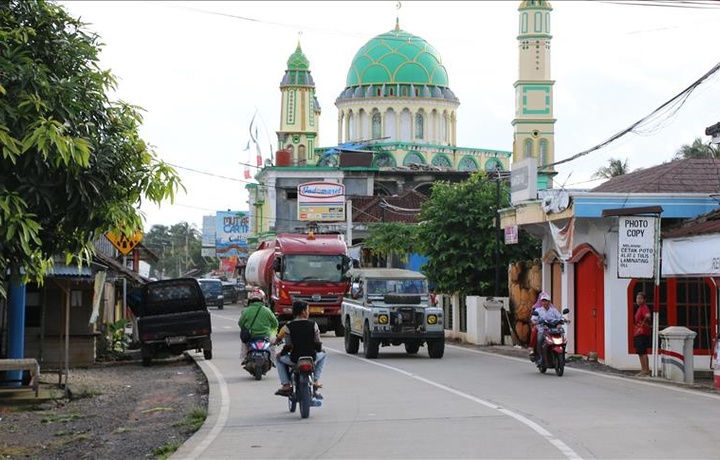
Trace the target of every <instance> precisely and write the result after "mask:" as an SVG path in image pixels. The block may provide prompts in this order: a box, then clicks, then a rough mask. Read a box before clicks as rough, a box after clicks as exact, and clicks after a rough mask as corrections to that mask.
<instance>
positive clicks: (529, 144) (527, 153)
mask: <svg viewBox="0 0 720 460" xmlns="http://www.w3.org/2000/svg"><path fill="white" fill-rule="evenodd" d="M524 145H525V148H524V149H523V158H530V157H531V156H533V141H532V139H525V144H524Z"/></svg>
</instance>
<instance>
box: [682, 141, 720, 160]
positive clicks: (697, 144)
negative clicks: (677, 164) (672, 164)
mask: <svg viewBox="0 0 720 460" xmlns="http://www.w3.org/2000/svg"><path fill="white" fill-rule="evenodd" d="M688 158H720V147H719V146H717V145H713V144H703V141H702V139H700V138H699V137H697V138H695V140H694V141H693V143H692V144H690V145H688V144H685V145H683V146H682V147H680V150H678V151H677V152H675V156H674V157H673V160H686V159H688Z"/></svg>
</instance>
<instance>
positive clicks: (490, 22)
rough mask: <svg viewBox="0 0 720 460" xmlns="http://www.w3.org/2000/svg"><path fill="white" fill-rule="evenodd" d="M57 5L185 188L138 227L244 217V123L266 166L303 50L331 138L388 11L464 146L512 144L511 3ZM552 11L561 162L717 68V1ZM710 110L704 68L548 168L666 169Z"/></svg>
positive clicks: (713, 92)
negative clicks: (451, 110) (426, 47)
mask: <svg viewBox="0 0 720 460" xmlns="http://www.w3.org/2000/svg"><path fill="white" fill-rule="evenodd" d="M59 3H60V4H61V5H62V6H64V7H65V8H66V9H67V11H68V12H69V13H70V14H71V15H72V16H74V17H79V18H80V19H81V20H83V22H86V23H87V26H86V29H87V30H89V31H91V32H94V33H96V34H98V35H99V36H100V37H101V39H102V40H101V41H102V43H104V45H103V47H102V52H101V55H100V56H101V61H100V64H101V66H102V68H104V69H108V70H110V71H111V73H112V74H113V75H115V76H116V78H117V80H118V87H117V89H116V90H115V91H114V92H113V93H111V95H110V97H111V99H114V100H123V101H126V102H129V103H131V104H134V105H136V106H140V107H142V108H143V116H144V123H143V126H142V127H141V129H140V134H141V136H142V137H143V139H144V140H145V141H146V142H148V143H149V144H150V145H152V146H153V149H154V151H155V152H156V154H157V155H158V157H159V158H161V159H162V160H163V161H165V162H167V163H170V164H171V165H173V166H175V168H176V170H177V172H178V174H179V175H180V177H181V180H182V182H183V184H184V186H185V188H186V191H182V190H181V191H180V192H179V193H178V195H177V196H176V199H175V202H174V204H171V203H170V202H164V203H163V204H162V205H161V206H159V207H158V206H155V205H153V204H143V205H142V207H141V208H140V210H141V212H142V214H143V215H144V218H145V230H146V231H148V230H149V229H150V227H152V226H153V225H165V226H171V225H174V224H177V223H180V222H188V223H189V224H191V225H193V226H195V227H196V228H197V229H198V230H202V221H203V216H207V215H213V214H215V212H216V211H227V210H233V211H235V210H247V209H248V204H247V200H248V196H247V192H246V190H245V186H246V184H247V183H253V182H254V181H253V180H245V179H243V177H244V174H243V173H244V170H245V169H246V168H247V166H245V165H243V163H250V164H252V165H254V164H255V160H254V158H255V155H254V152H250V151H245V148H246V147H247V143H248V141H249V140H250V135H249V126H250V123H251V121H252V119H253V117H254V116H255V117H256V123H257V125H258V135H259V138H260V142H259V143H260V145H261V149H262V155H263V158H265V159H268V158H270V156H271V155H272V154H274V151H275V149H276V148H277V145H276V144H277V142H276V135H275V131H276V130H277V129H279V124H280V90H279V85H280V81H281V79H282V77H283V75H284V72H285V69H286V64H287V59H288V57H289V56H290V55H291V54H292V53H293V52H294V51H295V47H296V46H297V44H298V41H299V42H300V44H301V46H302V49H303V52H304V53H305V55H306V56H307V58H308V60H309V61H310V70H311V72H312V76H313V79H314V80H315V85H316V95H317V98H318V100H319V103H320V106H321V109H322V115H321V117H320V138H319V145H320V146H323V147H329V146H334V145H337V142H338V139H337V108H336V107H335V100H336V99H337V97H338V95H339V94H340V93H341V92H342V90H343V89H344V88H345V81H346V77H347V71H348V69H349V67H350V64H351V62H352V58H353V56H354V55H355V53H356V52H357V50H358V49H360V48H361V47H362V46H363V45H364V44H365V43H366V42H367V41H368V40H370V39H372V38H373V37H375V36H377V35H379V34H382V33H385V32H387V31H390V30H392V29H393V28H394V26H395V20H396V18H399V21H400V27H401V28H402V29H403V30H405V31H407V32H409V33H412V34H414V35H417V36H420V37H422V38H424V39H425V40H426V41H427V42H428V43H430V44H431V45H432V46H433V47H435V48H436V49H437V50H438V52H439V53H440V55H441V57H442V63H443V65H444V66H445V68H446V69H447V72H448V75H449V86H450V88H451V89H452V90H453V92H454V93H455V94H456V95H457V97H458V98H459V100H460V107H459V109H458V111H457V116H458V130H457V140H458V142H457V144H458V146H461V147H475V148H485V149H495V150H506V151H512V141H513V128H512V125H511V122H512V120H513V117H514V113H515V92H514V87H513V84H514V83H515V81H516V80H517V79H518V52H517V46H518V45H517V33H518V30H517V25H518V11H517V7H518V6H519V4H520V2H519V1H477V2H465V1H462V2H453V1H403V2H397V1H370V2H352V1H335V2H303V1H298V2H296V1H292V2H279V1H261V2H254V1H241V2H233V1H225V2H213V1H203V2H190V1H188V2H172V1H164V2H154V1H131V2H122V1H61V2H59ZM551 3H552V6H553V12H552V19H551V33H552V36H553V38H552V42H551V43H552V45H551V51H552V75H551V77H552V79H553V80H555V86H554V116H555V118H556V119H557V122H556V124H555V143H556V145H555V160H556V161H561V160H563V159H568V158H571V157H573V156H574V155H576V154H578V153H580V152H584V151H586V150H588V149H591V148H592V147H594V146H596V145H599V144H602V143H604V142H605V141H606V140H608V139H610V138H611V137H612V136H614V135H616V134H618V133H620V132H623V131H625V130H626V129H627V128H629V127H630V126H631V125H633V124H634V123H636V122H637V121H639V120H641V119H643V118H645V117H646V116H648V115H650V114H651V113H653V112H654V111H655V110H656V109H657V108H659V107H660V106H662V105H663V104H665V103H666V102H668V101H669V100H671V99H673V98H674V97H675V96H677V95H678V94H680V93H681V92H683V91H684V90H685V89H687V88H688V87H690V86H691V85H692V84H693V83H695V82H696V81H697V80H699V79H700V78H701V77H702V76H703V75H705V74H706V73H707V72H708V71H709V70H711V69H712V68H713V67H714V66H715V65H716V64H718V62H720V50H715V49H714V44H715V43H716V42H717V30H720V29H719V26H720V4H716V5H712V6H710V7H707V6H703V5H702V4H703V3H710V2H684V4H685V5H690V6H692V7H682V8H681V7H679V5H680V3H675V4H674V6H668V2H656V1H650V2H644V3H643V4H641V5H639V4H638V3H641V2H637V1H634V2H633V1H629V2H611V1H554V2H551ZM398 7H399V8H398ZM719 101H720V83H719V81H718V76H717V75H715V74H713V75H712V76H710V77H709V78H707V79H706V80H705V81H704V82H703V83H702V84H701V85H699V86H698V87H697V88H696V89H695V90H694V92H692V94H691V95H690V97H688V98H687V99H686V100H685V101H684V103H683V104H675V105H672V106H670V107H668V108H667V109H665V110H663V111H662V112H661V113H660V114H658V115H657V116H655V117H652V118H651V119H650V120H649V122H648V123H643V124H642V125H640V126H638V128H637V129H636V130H635V131H633V132H632V133H630V134H627V135H625V136H622V137H621V138H620V139H618V140H616V141H614V142H612V143H611V144H610V145H608V146H606V147H603V148H601V149H599V150H596V151H593V152H591V153H588V154H586V155H582V156H580V157H579V158H577V159H575V160H572V161H568V162H565V163H562V164H560V165H558V166H556V171H557V172H558V174H557V176H556V178H555V181H556V184H557V185H558V186H560V185H564V186H565V187H567V188H569V189H590V188H593V187H596V186H597V185H599V184H600V183H601V181H598V180H591V177H592V175H593V173H595V172H596V171H597V170H598V169H599V168H600V167H603V166H607V165H608V161H609V160H610V159H611V158H615V159H620V160H622V161H625V160H627V162H628V166H629V169H630V170H631V171H632V170H635V169H638V168H647V167H651V166H654V165H658V164H661V163H663V162H667V161H670V160H671V159H672V158H673V155H674V154H675V153H676V152H677V150H678V149H679V148H680V147H681V146H682V145H685V144H691V143H692V142H693V140H695V139H696V138H701V139H702V140H703V141H704V142H709V141H710V138H709V137H708V136H705V128H706V127H708V126H710V125H712V124H715V123H716V122H718V121H720V113H718V112H719V110H718V102H719ZM251 171H252V172H255V171H257V169H256V168H251Z"/></svg>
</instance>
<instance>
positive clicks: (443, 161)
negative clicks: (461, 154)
mask: <svg viewBox="0 0 720 460" xmlns="http://www.w3.org/2000/svg"><path fill="white" fill-rule="evenodd" d="M432 164H433V165H434V166H445V167H447V168H451V167H452V163H451V162H450V158H448V157H447V155H443V154H441V153H439V154H437V155H435V156H434V157H433V159H432Z"/></svg>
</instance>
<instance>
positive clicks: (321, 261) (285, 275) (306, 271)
mask: <svg viewBox="0 0 720 460" xmlns="http://www.w3.org/2000/svg"><path fill="white" fill-rule="evenodd" d="M342 266H343V259H342V256H340V255H322V254H292V255H286V256H285V257H283V271H282V279H283V280H285V281H324V282H330V283H337V282H339V281H342V280H343V273H342Z"/></svg>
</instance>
